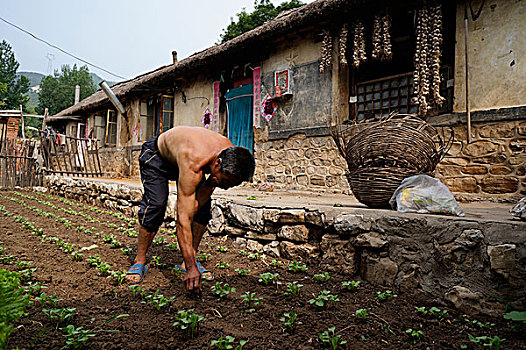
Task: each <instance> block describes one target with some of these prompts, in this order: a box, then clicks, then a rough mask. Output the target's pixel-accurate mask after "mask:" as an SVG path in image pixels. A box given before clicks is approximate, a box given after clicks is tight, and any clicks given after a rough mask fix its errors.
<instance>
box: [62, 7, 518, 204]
mask: <svg viewBox="0 0 526 350" xmlns="http://www.w3.org/2000/svg"><path fill="white" fill-rule="evenodd" d="M428 3H429V4H428V5H427V7H426V11H427V12H426V11H423V7H422V6H423V4H422V1H399V2H396V3H392V2H387V1H369V0H318V1H315V2H313V3H311V4H308V5H305V6H303V7H301V8H298V9H295V10H290V11H288V12H285V13H282V14H281V15H280V16H279V17H278V18H276V19H274V20H272V21H270V22H268V23H266V24H264V25H262V26H261V27H258V28H256V29H254V30H252V31H250V32H247V33H245V34H243V35H241V36H239V37H237V38H235V39H232V40H230V41H228V42H226V43H224V44H221V45H217V46H213V47H211V48H209V49H206V50H204V51H202V52H199V53H196V54H194V55H192V56H190V57H187V58H185V59H183V60H181V61H177V54H176V53H175V52H174V53H173V63H172V64H170V65H167V66H164V67H160V68H158V69H157V70H155V71H152V72H149V73H147V74H144V75H141V76H138V77H136V78H134V79H131V80H129V81H125V82H121V83H119V84H117V85H115V86H113V87H112V89H113V91H114V93H115V94H116V96H117V97H118V98H119V99H120V101H121V102H122V103H123V105H124V106H125V109H126V113H124V114H121V113H119V112H117V110H116V109H115V108H114V107H113V105H112V104H111V103H110V101H109V100H108V98H107V97H106V95H105V94H104V93H103V92H102V91H99V92H97V93H95V94H93V95H92V96H90V97H88V98H86V99H84V100H83V101H81V102H79V103H77V104H75V105H74V106H72V107H70V108H68V109H66V110H63V111H61V112H60V113H59V114H57V115H56V116H55V117H56V118H55V121H54V122H53V123H64V122H65V121H66V120H68V119H71V118H77V119H78V120H80V121H78V120H77V121H69V122H67V124H68V125H69V128H70V130H69V132H76V133H77V134H78V135H82V134H84V135H87V136H88V137H93V138H97V139H98V140H99V143H100V144H101V146H103V147H104V148H103V150H102V152H101V154H102V161H103V167H104V169H105V172H106V173H107V174H109V175H113V176H132V177H135V176H138V166H137V161H136V159H137V155H138V151H139V149H140V145H141V143H142V142H143V141H145V140H147V139H149V138H151V137H153V136H155V135H158V134H159V133H162V132H163V131H165V130H167V129H169V128H171V127H173V126H177V125H193V126H203V127H209V128H211V129H212V130H215V131H218V132H220V133H223V134H224V135H226V136H228V137H229V138H230V139H231V140H232V141H233V142H234V143H235V144H238V145H243V146H246V147H248V148H250V149H251V150H253V152H254V155H255V157H256V163H257V168H256V174H255V179H254V180H255V182H256V183H269V184H271V185H272V186H275V187H277V188H282V189H298V190H315V191H337V192H342V191H349V187H348V184H347V181H346V179H345V176H344V174H345V171H346V168H345V162H344V160H343V159H342V158H341V157H340V156H339V155H338V152H337V150H336V147H335V145H334V142H333V141H332V138H331V136H330V134H329V128H328V125H329V124H330V123H335V122H339V123H342V122H352V121H363V120H370V119H373V118H377V117H378V116H380V115H385V114H389V113H390V112H400V113H419V114H420V115H421V116H422V117H424V118H426V120H427V121H428V122H430V123H431V124H433V125H436V126H445V127H450V128H452V129H453V130H454V132H455V138H454V143H453V147H452V148H451V150H450V152H449V153H448V155H447V157H446V158H445V159H444V160H443V161H442V163H441V164H440V165H439V167H438V168H437V172H436V175H437V176H438V177H439V178H440V179H441V180H442V181H443V182H444V183H446V184H447V185H448V186H449V187H450V189H451V190H452V191H454V192H456V193H459V194H462V195H463V196H464V197H466V198H471V199H474V198H478V197H484V198H487V197H493V198H497V199H499V198H506V199H508V198H513V197H517V196H519V195H521V194H522V195H524V194H526V166H525V161H526V154H525V153H526V88H525V87H524V84H523V81H524V79H525V78H526V62H525V61H524V60H523V59H522V58H523V57H524V56H525V54H526V39H525V37H524V36H523V35H521V34H522V33H523V32H524V31H525V30H526V21H525V20H524V13H526V3H524V2H521V1H506V0H492V1H482V0H476V1H467V0H466V1H463V0H458V1H455V2H452V1H436V2H433V3H432V4H431V2H428ZM426 16H427V17H426ZM426 26H433V27H432V28H431V29H426ZM426 33H427V34H426ZM426 35H427V36H426ZM428 41H432V44H426V43H427V42H428ZM466 44H467V45H466ZM426 45H428V46H426ZM429 45H431V46H429ZM432 45H435V46H432ZM430 48H431V49H432V52H431V51H430V52H427V53H426V50H428V49H430ZM415 51H416V52H417V55H416V58H417V59H416V60H415ZM427 54H429V55H436V60H435V61H433V62H435V63H437V64H434V65H433V66H432V67H423V66H422V64H421V63H420V64H419V66H418V67H419V68H418V69H417V72H418V73H419V75H418V79H417V83H415V82H414V80H415V77H416V75H415V62H423V61H422V57H424V56H422V55H427ZM424 62H425V60H424ZM466 62H467V67H468V69H467V71H466ZM422 72H423V74H427V76H432V77H433V79H428V84H430V85H429V86H425V84H424V83H422V82H421V79H422ZM433 72H439V73H440V74H433ZM436 77H440V79H438V80H437V79H436ZM422 81H423V80H422ZM466 83H468V84H466ZM423 86H424V87H423ZM422 91H423V92H422ZM429 91H431V92H429ZM426 93H429V94H432V93H434V94H435V95H434V97H432V96H431V95H429V96H431V97H428V100H427V102H426V101H424V100H422V96H424V95H425V94H426ZM466 96H467V97H468V99H466ZM414 98H416V103H417V104H415V100H414ZM433 100H434V101H435V102H436V103H435V104H434V105H433V103H432V102H433ZM466 101H468V103H466ZM428 103H429V107H430V109H429V110H428V109H427V108H426V106H427V104H428ZM468 130H470V134H469V135H468ZM66 132H68V131H67V130H66ZM79 132H80V134H79Z"/></svg>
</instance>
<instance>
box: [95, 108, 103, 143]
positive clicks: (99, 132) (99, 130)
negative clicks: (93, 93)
mask: <svg viewBox="0 0 526 350" xmlns="http://www.w3.org/2000/svg"><path fill="white" fill-rule="evenodd" d="M94 135H95V138H96V139H97V142H98V144H99V146H102V145H103V144H104V140H105V135H106V118H104V117H103V116H102V115H96V116H95V126H94Z"/></svg>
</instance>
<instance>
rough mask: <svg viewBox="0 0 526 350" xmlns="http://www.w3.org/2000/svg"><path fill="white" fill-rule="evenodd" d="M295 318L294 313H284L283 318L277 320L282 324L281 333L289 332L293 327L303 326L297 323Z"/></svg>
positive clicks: (295, 314)
mask: <svg viewBox="0 0 526 350" xmlns="http://www.w3.org/2000/svg"><path fill="white" fill-rule="evenodd" d="M297 318H298V314H297V313H295V312H294V311H290V312H285V313H284V314H283V317H281V318H280V319H279V320H280V321H281V322H283V326H282V329H283V331H284V332H285V331H289V332H290V331H292V329H293V328H294V327H295V326H299V325H301V324H303V323H302V322H300V321H298V320H297Z"/></svg>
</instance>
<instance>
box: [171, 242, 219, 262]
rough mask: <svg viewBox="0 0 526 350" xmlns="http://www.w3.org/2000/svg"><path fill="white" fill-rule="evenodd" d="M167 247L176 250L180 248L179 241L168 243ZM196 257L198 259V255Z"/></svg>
mask: <svg viewBox="0 0 526 350" xmlns="http://www.w3.org/2000/svg"><path fill="white" fill-rule="evenodd" d="M166 248H168V249H170V250H171V251H176V250H177V249H179V245H178V244H177V243H168V244H167V245H166ZM201 255H204V254H201ZM209 255H210V254H209ZM196 259H197V257H196Z"/></svg>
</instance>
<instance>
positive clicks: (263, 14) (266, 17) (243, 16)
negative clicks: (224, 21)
mask: <svg viewBox="0 0 526 350" xmlns="http://www.w3.org/2000/svg"><path fill="white" fill-rule="evenodd" d="M303 5H305V4H304V3H302V2H301V1H298V0H290V1H288V2H283V3H282V4H281V5H279V6H278V7H274V5H273V4H272V3H270V0H259V3H258V1H257V0H255V1H254V11H253V12H252V13H247V12H246V11H245V9H243V10H242V11H241V12H240V13H238V14H236V16H237V22H234V19H233V18H230V24H229V25H228V27H226V29H223V34H221V35H220V36H221V43H224V42H226V41H228V40H230V39H233V38H235V37H236V36H239V35H241V34H243V33H245V32H248V31H249V30H252V29H254V28H256V27H259V26H260V25H262V24H264V23H266V22H268V21H270V20H271V19H273V18H276V17H277V16H278V15H279V14H280V13H281V12H283V11H285V10H290V9H294V8H297V7H300V6H303Z"/></svg>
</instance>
